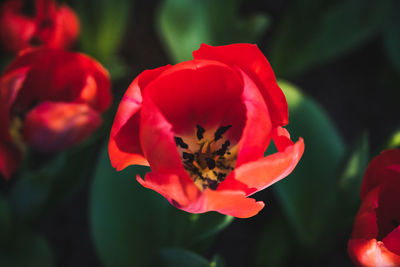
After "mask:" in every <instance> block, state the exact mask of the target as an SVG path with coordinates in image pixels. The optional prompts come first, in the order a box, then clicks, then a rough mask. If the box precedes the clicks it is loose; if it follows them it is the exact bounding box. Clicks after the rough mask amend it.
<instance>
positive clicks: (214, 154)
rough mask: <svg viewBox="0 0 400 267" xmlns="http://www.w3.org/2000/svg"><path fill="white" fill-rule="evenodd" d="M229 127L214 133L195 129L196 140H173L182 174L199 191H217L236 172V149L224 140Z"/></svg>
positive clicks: (199, 128) (191, 138)
mask: <svg viewBox="0 0 400 267" xmlns="http://www.w3.org/2000/svg"><path fill="white" fill-rule="evenodd" d="M231 127H232V125H226V126H220V127H219V128H218V129H216V130H215V131H212V130H210V131H206V129H204V128H203V127H202V126H200V125H196V129H195V136H189V137H187V138H186V137H185V138H182V137H178V136H175V143H176V146H177V148H178V151H179V153H180V155H181V158H182V163H183V166H184V168H185V170H186V171H187V172H188V173H189V175H190V177H191V178H192V180H193V182H194V183H195V184H196V186H197V187H198V188H199V189H200V190H204V189H206V188H210V189H212V190H216V189H217V187H218V185H219V183H221V182H222V181H223V180H225V178H226V177H227V176H228V174H229V173H230V172H231V171H232V170H233V169H234V168H235V165H236V159H237V145H235V146H232V144H231V142H230V141H229V140H228V139H227V138H225V137H224V135H225V134H226V132H227V131H228V130H229V129H230V128H231Z"/></svg>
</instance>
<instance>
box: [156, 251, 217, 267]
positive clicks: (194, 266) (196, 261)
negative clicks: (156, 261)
mask: <svg viewBox="0 0 400 267" xmlns="http://www.w3.org/2000/svg"><path fill="white" fill-rule="evenodd" d="M161 259H162V261H163V265H162V266H166V267H186V266H190V267H223V266H224V263H223V260H222V258H221V257H220V256H215V257H214V258H213V261H212V262H211V263H210V262H208V261H207V260H206V259H204V258H203V257H201V256H199V255H197V254H195V253H193V252H191V251H189V250H186V249H183V248H165V249H163V250H161Z"/></svg>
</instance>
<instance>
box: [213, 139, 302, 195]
mask: <svg viewBox="0 0 400 267" xmlns="http://www.w3.org/2000/svg"><path fill="white" fill-rule="evenodd" d="M303 152H304V142H303V139H302V138H300V139H299V141H297V142H296V143H295V144H294V145H293V146H290V147H288V148H286V149H285V150H284V151H282V152H278V153H275V154H272V155H269V156H267V157H265V158H262V159H259V160H257V161H252V162H249V163H246V164H243V165H241V166H240V167H238V168H237V169H235V170H234V171H233V173H234V174H233V175H232V176H230V177H228V178H227V179H226V180H225V181H223V182H222V183H221V184H220V185H219V187H218V189H221V190H224V189H235V188H234V183H233V184H232V185H233V186H232V185H230V179H234V180H237V181H239V182H241V183H243V184H246V186H247V187H248V191H247V192H246V193H247V194H252V193H255V192H257V191H260V190H262V189H264V188H266V187H268V186H270V185H272V184H274V183H276V182H277V181H279V180H281V179H283V178H285V177H286V176H288V175H289V174H290V173H291V172H292V171H293V169H294V168H295V167H296V165H297V163H298V162H299V160H300V158H301V156H302V155H303Z"/></svg>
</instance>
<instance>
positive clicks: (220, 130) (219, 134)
mask: <svg viewBox="0 0 400 267" xmlns="http://www.w3.org/2000/svg"><path fill="white" fill-rule="evenodd" d="M231 127H232V125H228V126H221V127H219V128H218V129H217V130H216V131H215V134H214V140H215V141H218V140H219V139H221V138H222V135H223V134H224V133H226V131H228V129H229V128H231Z"/></svg>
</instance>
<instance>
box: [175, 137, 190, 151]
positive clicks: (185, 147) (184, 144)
mask: <svg viewBox="0 0 400 267" xmlns="http://www.w3.org/2000/svg"><path fill="white" fill-rule="evenodd" d="M174 138H175V144H176V145H177V146H180V147H181V148H184V149H188V148H189V146H188V144H186V143H185V142H183V139H182V138H180V137H176V136H175V137H174Z"/></svg>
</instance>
